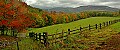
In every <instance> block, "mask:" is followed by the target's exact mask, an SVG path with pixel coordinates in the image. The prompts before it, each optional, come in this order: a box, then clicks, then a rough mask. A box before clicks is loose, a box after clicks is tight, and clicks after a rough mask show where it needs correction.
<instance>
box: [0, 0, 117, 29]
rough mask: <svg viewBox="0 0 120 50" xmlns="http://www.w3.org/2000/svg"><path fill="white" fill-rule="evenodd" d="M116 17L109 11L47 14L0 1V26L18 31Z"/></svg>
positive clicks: (29, 7) (14, 0)
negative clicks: (91, 18) (101, 17)
mask: <svg viewBox="0 0 120 50" xmlns="http://www.w3.org/2000/svg"><path fill="white" fill-rule="evenodd" d="M118 15H119V13H118V12H109V11H84V12H80V13H65V12H55V11H51V12H47V11H43V10H41V9H38V8H34V7H31V6H28V5H27V4H26V3H24V2H20V1H18V0H0V26H1V27H2V26H5V28H8V29H16V30H18V31H21V30H23V29H25V28H29V27H44V26H49V25H53V24H61V23H69V22H72V21H76V20H80V19H84V18H88V17H96V16H108V17H115V16H118Z"/></svg>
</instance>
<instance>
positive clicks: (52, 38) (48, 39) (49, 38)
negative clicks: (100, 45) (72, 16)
mask: <svg viewBox="0 0 120 50" xmlns="http://www.w3.org/2000/svg"><path fill="white" fill-rule="evenodd" d="M117 22H120V19H118V20H113V21H107V22H103V23H100V24H94V25H90V24H89V25H88V26H86V27H79V28H78V29H74V30H71V29H68V31H64V30H62V32H60V33H56V34H51V35H50V34H49V35H48V32H43V34H42V33H34V32H31V33H29V36H30V37H31V38H34V39H35V40H39V41H40V42H41V43H42V44H44V45H45V46H46V47H47V46H48V45H49V44H53V43H57V42H59V41H62V40H66V39H67V38H68V37H69V36H70V35H73V34H81V33H82V32H84V31H87V30H96V29H102V28H103V27H106V26H109V25H111V24H114V23H117Z"/></svg>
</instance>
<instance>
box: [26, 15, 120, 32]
mask: <svg viewBox="0 0 120 50" xmlns="http://www.w3.org/2000/svg"><path fill="white" fill-rule="evenodd" d="M115 19H118V17H91V18H87V19H82V20H78V21H74V22H70V23H65V24H57V25H52V26H47V27H43V28H29V29H28V32H36V33H42V32H48V33H49V34H54V33H56V32H61V31H62V30H65V31H67V29H75V28H79V27H80V26H81V27H84V26H88V25H89V24H91V25H94V24H99V23H102V22H106V21H110V20H115Z"/></svg>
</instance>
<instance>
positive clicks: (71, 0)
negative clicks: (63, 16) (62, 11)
mask: <svg viewBox="0 0 120 50" xmlns="http://www.w3.org/2000/svg"><path fill="white" fill-rule="evenodd" d="M25 2H26V3H27V4H28V5H31V6H33V7H39V8H47V7H51V8H54V7H79V6H84V5H104V6H110V7H115V8H120V6H119V5H120V0H25Z"/></svg>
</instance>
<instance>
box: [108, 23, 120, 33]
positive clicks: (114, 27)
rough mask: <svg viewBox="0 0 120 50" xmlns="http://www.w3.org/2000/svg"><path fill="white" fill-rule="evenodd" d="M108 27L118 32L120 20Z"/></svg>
mask: <svg viewBox="0 0 120 50" xmlns="http://www.w3.org/2000/svg"><path fill="white" fill-rule="evenodd" d="M110 27H111V28H112V29H114V30H116V31H118V32H120V22H118V23H115V24H113V25H111V26H110Z"/></svg>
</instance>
